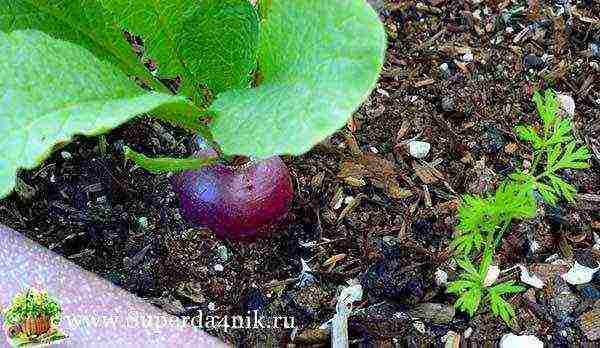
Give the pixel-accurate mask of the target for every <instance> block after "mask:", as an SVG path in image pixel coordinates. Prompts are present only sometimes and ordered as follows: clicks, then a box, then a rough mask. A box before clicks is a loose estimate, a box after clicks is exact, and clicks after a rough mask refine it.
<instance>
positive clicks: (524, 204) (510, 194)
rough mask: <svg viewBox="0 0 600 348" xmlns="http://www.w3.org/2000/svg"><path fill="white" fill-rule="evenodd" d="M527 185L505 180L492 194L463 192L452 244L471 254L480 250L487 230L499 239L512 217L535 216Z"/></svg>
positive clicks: (460, 251)
mask: <svg viewBox="0 0 600 348" xmlns="http://www.w3.org/2000/svg"><path fill="white" fill-rule="evenodd" d="M526 185H529V184H518V183H516V182H514V181H506V182H504V183H503V184H502V185H500V187H499V188H498V189H497V190H496V192H495V193H494V194H493V195H491V196H489V197H479V196H472V195H466V196H464V197H463V199H462V204H461V205H460V208H459V210H458V217H459V220H460V222H459V224H458V226H457V229H458V235H457V236H456V238H455V239H454V240H453V241H452V242H451V247H452V248H453V249H454V250H456V252H457V253H459V254H464V255H468V254H470V253H471V251H473V250H477V251H479V250H481V247H482V246H483V245H484V244H485V236H487V235H488V234H489V235H492V239H496V240H500V238H501V237H502V234H503V233H504V231H505V230H506V229H507V228H508V227H509V226H510V223H511V221H512V220H514V219H525V218H532V217H533V216H534V215H535V211H536V203H535V199H534V197H533V192H532V190H531V187H527V186H526Z"/></svg>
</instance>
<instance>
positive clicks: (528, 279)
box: [518, 265, 544, 289]
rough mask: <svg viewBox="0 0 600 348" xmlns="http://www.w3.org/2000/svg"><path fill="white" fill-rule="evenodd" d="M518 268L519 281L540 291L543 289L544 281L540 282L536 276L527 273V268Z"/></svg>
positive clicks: (520, 266) (521, 266)
mask: <svg viewBox="0 0 600 348" xmlns="http://www.w3.org/2000/svg"><path fill="white" fill-rule="evenodd" d="M518 266H519V268H520V269H521V281H522V282H523V283H525V284H528V285H531V286H533V287H534V288H538V289H542V288H543V287H544V281H543V280H541V279H540V278H539V277H538V276H537V275H535V274H531V273H529V271H528V270H527V268H526V267H525V266H523V265H518Z"/></svg>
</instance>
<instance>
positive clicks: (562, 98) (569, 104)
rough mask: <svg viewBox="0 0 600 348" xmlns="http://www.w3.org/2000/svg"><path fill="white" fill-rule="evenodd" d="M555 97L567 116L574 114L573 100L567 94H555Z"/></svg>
mask: <svg viewBox="0 0 600 348" xmlns="http://www.w3.org/2000/svg"><path fill="white" fill-rule="evenodd" d="M556 98H557V99H558V102H559V103H560V106H561V108H562V109H563V110H564V111H565V112H566V113H567V115H568V116H573V115H575V100H573V97H571V96H570V95H568V94H561V93H559V94H557V95H556Z"/></svg>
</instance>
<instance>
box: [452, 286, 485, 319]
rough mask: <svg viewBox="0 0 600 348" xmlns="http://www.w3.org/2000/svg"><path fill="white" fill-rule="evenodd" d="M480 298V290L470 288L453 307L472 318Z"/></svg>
mask: <svg viewBox="0 0 600 348" xmlns="http://www.w3.org/2000/svg"><path fill="white" fill-rule="evenodd" d="M481 297H482V292H481V288H471V289H469V290H467V291H465V292H463V293H462V295H461V296H460V297H459V298H458V300H456V303H455V304H454V306H455V307H456V308H458V309H459V310H461V311H463V312H467V313H469V316H471V317H472V316H473V315H474V314H475V312H477V309H478V308H479V303H480V302H481Z"/></svg>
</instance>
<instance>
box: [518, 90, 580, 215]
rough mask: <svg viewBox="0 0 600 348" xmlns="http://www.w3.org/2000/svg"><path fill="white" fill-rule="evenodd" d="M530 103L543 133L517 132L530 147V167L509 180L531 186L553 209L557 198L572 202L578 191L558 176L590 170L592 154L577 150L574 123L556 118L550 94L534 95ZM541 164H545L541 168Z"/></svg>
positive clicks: (527, 128)
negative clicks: (531, 163)
mask: <svg viewBox="0 0 600 348" xmlns="http://www.w3.org/2000/svg"><path fill="white" fill-rule="evenodd" d="M533 100H534V101H535V104H536V106H537V110H538V112H539V114H540V117H541V119H542V125H543V130H542V132H541V133H540V132H539V131H538V130H536V129H535V128H534V127H533V126H531V125H522V126H518V127H517V128H516V131H517V134H518V135H519V137H520V138H521V139H522V140H525V141H529V142H531V143H532V145H533V149H534V153H533V165H532V167H531V168H530V169H529V170H528V171H527V172H525V171H519V172H517V173H514V174H512V175H511V178H512V179H513V180H516V181H517V182H520V183H523V184H528V185H532V186H533V188H534V189H535V190H537V191H538V192H539V193H540V195H541V196H542V197H543V198H544V200H545V201H546V202H547V203H549V204H552V205H556V204H557V203H558V199H559V197H560V196H562V197H564V198H566V199H567V201H569V202H573V201H574V199H575V194H576V193H577V189H575V187H574V186H573V185H571V184H569V183H568V182H566V181H565V180H563V179H561V178H560V177H559V176H558V174H557V172H558V171H559V170H561V169H585V168H589V164H588V163H587V160H588V159H589V158H590V157H591V154H590V152H589V150H588V149H587V147H585V146H580V147H577V142H576V141H575V139H574V138H573V135H572V131H573V121H572V120H571V119H570V118H568V117H564V118H563V117H560V116H559V112H558V110H559V105H558V101H557V100H556V94H555V93H554V92H553V91H551V90H549V91H547V92H546V94H545V96H544V97H542V96H541V94H539V93H537V92H536V93H535V95H534V97H533ZM542 161H545V163H544V164H543V165H540V164H541V163H540V162H542ZM540 167H541V168H540Z"/></svg>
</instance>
